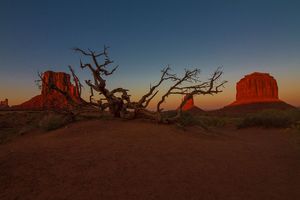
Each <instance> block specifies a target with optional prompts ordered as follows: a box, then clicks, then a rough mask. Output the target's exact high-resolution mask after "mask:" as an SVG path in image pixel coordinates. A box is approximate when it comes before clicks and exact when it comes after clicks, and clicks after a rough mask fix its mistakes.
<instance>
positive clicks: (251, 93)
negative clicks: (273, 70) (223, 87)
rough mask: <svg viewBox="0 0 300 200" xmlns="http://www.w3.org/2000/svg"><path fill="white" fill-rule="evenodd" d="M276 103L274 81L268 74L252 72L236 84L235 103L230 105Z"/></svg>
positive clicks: (276, 94)
mask: <svg viewBox="0 0 300 200" xmlns="http://www.w3.org/2000/svg"><path fill="white" fill-rule="evenodd" d="M278 101H280V100H279V98H278V86H277V82H276V80H275V79H274V78H273V77H272V76H270V75H269V74H268V73H259V72H254V73H252V74H249V75H246V76H245V77H244V78H242V79H241V80H240V81H239V82H238V83H237V84H236V101H235V102H233V103H232V104H231V105H241V104H249V103H260V102H262V103H263V102H278Z"/></svg>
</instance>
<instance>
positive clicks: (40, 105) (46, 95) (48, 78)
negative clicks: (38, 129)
mask: <svg viewBox="0 0 300 200" xmlns="http://www.w3.org/2000/svg"><path fill="white" fill-rule="evenodd" d="M53 85H55V86H56V87H57V88H58V89H60V90H61V91H63V92H66V93H68V94H69V95H70V97H71V98H72V99H73V101H75V102H78V103H79V102H80V96H79V93H78V90H77V89H76V87H75V86H74V85H73V84H72V83H71V80H70V75H69V74H66V73H64V72H53V71H46V72H44V73H43V81H42V92H41V94H40V95H37V96H35V97H33V98H32V99H30V100H29V101H26V102H24V103H22V104H20V105H18V106H15V107H14V108H16V109H25V110H51V109H63V108H71V107H72V105H70V103H69V102H68V101H67V99H66V98H65V97H64V95H62V94H61V93H60V92H59V91H56V90H54V89H52V88H51V87H52V86H53Z"/></svg>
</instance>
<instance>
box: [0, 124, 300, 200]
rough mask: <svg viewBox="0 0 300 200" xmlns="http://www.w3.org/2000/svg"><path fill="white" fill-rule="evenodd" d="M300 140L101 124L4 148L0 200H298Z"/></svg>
mask: <svg viewBox="0 0 300 200" xmlns="http://www.w3.org/2000/svg"><path fill="white" fill-rule="evenodd" d="M299 145H300V144H299V134H298V135H297V134H293V133H289V132H287V131H286V130H273V129H271V130H263V129H246V130H234V129H230V128H227V129H226V130H222V131H218V132H217V133H216V132H215V133H204V132H203V131H201V130H200V129H199V128H189V129H188V130H186V131H184V130H180V129H179V128H178V127H176V126H167V125H158V124H152V123H146V122H140V121H129V122H128V121H127V122H124V121H117V120H108V121H105V120H102V121H88V122H80V123H77V124H72V125H69V126H68V127H66V128H62V129H60V130H56V131H52V132H48V133H43V134H40V133H39V134H38V133H32V134H28V135H25V136H22V137H19V138H17V139H15V140H14V141H12V142H10V143H7V144H3V145H1V146H0V199H299V198H300V190H299V188H300V148H299Z"/></svg>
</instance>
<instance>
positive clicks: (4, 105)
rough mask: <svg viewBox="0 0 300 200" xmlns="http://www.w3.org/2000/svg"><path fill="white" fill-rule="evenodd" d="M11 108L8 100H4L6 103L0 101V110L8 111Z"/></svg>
mask: <svg viewBox="0 0 300 200" xmlns="http://www.w3.org/2000/svg"><path fill="white" fill-rule="evenodd" d="M7 108H9V105H8V99H4V101H0V109H1V110H2V109H7Z"/></svg>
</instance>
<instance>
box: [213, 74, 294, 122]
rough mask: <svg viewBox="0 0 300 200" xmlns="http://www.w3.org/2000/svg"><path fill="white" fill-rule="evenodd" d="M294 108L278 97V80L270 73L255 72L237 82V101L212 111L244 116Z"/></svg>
mask: <svg viewBox="0 0 300 200" xmlns="http://www.w3.org/2000/svg"><path fill="white" fill-rule="evenodd" d="M293 108H294V107H293V106H292V105H289V104H287V103H285V102H283V101H281V100H280V99H279V98H278V86H277V82H276V80H275V79H274V78H273V77H272V76H270V75H269V74H268V73H259V72H254V73H252V74H249V75H246V76H245V77H244V78H242V79H241V80H240V81H239V82H238V83H237V84H236V101H234V102H233V103H231V104H229V105H228V106H225V107H224V108H222V109H219V110H216V111H213V112H212V113H214V114H221V115H223V114H226V115H236V116H242V115H244V114H246V113H253V112H257V111H261V110H264V109H275V110H286V109H293Z"/></svg>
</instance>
